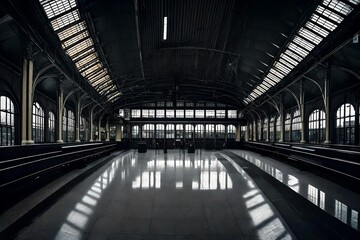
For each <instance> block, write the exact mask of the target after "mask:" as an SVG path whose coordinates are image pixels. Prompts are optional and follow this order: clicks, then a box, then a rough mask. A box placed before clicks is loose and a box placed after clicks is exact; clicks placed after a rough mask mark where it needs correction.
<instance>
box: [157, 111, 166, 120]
mask: <svg viewBox="0 0 360 240" xmlns="http://www.w3.org/2000/svg"><path fill="white" fill-rule="evenodd" d="M156 117H157V118H164V117H165V110H164V109H157V110H156Z"/></svg>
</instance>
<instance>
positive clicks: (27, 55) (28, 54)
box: [24, 40, 34, 61]
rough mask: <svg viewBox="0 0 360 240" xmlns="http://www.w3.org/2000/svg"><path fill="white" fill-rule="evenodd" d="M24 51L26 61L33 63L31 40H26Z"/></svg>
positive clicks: (32, 44)
mask: <svg viewBox="0 0 360 240" xmlns="http://www.w3.org/2000/svg"><path fill="white" fill-rule="evenodd" d="M25 44H26V46H25V49H24V57H25V59H26V60H28V61H34V43H33V42H32V41H31V40H26V43H25Z"/></svg>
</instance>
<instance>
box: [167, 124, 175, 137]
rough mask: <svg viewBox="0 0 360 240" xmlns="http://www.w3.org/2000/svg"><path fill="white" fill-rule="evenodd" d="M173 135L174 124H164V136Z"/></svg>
mask: <svg viewBox="0 0 360 240" xmlns="http://www.w3.org/2000/svg"><path fill="white" fill-rule="evenodd" d="M174 137H175V126H174V124H167V125H166V138H170V139H171V138H172V139H173V138H174Z"/></svg>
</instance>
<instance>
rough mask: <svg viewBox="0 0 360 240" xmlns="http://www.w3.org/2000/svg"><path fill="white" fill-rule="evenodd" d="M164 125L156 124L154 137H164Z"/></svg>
mask: <svg viewBox="0 0 360 240" xmlns="http://www.w3.org/2000/svg"><path fill="white" fill-rule="evenodd" d="M164 134H165V125H164V124H156V138H164V137H165V135H164Z"/></svg>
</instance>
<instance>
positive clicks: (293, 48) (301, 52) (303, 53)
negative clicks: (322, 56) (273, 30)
mask: <svg viewBox="0 0 360 240" xmlns="http://www.w3.org/2000/svg"><path fill="white" fill-rule="evenodd" d="M289 49H290V50H291V51H293V52H296V53H297V54H299V55H300V56H301V57H303V58H305V57H306V56H307V55H308V54H309V52H307V51H306V50H305V49H303V48H301V47H299V46H297V45H295V44H293V43H290V44H289Z"/></svg>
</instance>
